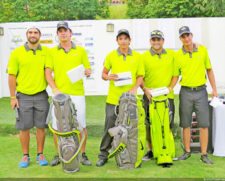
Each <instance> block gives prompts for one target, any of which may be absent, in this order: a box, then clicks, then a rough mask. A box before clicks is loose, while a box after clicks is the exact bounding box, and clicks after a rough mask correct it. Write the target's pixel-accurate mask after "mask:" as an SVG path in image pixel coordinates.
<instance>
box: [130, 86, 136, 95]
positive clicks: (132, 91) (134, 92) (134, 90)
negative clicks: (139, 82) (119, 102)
mask: <svg viewBox="0 0 225 181" xmlns="http://www.w3.org/2000/svg"><path fill="white" fill-rule="evenodd" d="M129 93H131V94H134V95H136V94H137V88H136V87H134V88H132V89H131V90H129Z"/></svg>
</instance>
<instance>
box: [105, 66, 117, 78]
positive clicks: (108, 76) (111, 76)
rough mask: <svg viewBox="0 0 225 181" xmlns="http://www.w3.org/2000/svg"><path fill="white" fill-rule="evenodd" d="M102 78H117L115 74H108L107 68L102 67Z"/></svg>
mask: <svg viewBox="0 0 225 181" xmlns="http://www.w3.org/2000/svg"><path fill="white" fill-rule="evenodd" d="M102 79H103V80H117V79H118V75H116V74H109V70H107V69H106V68H105V67H104V68H103V71H102Z"/></svg>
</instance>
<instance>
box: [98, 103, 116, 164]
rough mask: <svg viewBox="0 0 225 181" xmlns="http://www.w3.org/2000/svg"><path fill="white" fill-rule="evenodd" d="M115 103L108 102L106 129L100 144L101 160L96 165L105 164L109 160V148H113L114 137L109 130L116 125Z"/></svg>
mask: <svg viewBox="0 0 225 181" xmlns="http://www.w3.org/2000/svg"><path fill="white" fill-rule="evenodd" d="M115 107H116V106H115V105H112V104H108V103H106V109H105V111H106V118H105V129H104V133H103V137H102V141H101V145H100V154H99V155H98V157H99V160H98V162H97V163H96V166H98V167H100V166H103V165H104V164H105V163H106V162H107V160H108V154H109V152H108V151H109V150H110V148H111V143H112V137H111V136H110V135H109V133H108V130H109V129H110V128H112V127H114V126H115V121H116V117H117V116H116V114H115Z"/></svg>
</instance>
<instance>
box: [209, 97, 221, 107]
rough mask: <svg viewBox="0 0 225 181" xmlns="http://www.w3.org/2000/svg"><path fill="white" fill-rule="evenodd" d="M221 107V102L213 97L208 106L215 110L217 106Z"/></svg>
mask: <svg viewBox="0 0 225 181" xmlns="http://www.w3.org/2000/svg"><path fill="white" fill-rule="evenodd" d="M221 105H223V102H222V101H221V100H220V99H219V98H218V97H213V99H212V100H211V102H210V106H212V107H214V108H217V107H218V106H221Z"/></svg>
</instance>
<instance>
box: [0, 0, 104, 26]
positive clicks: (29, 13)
mask: <svg viewBox="0 0 225 181" xmlns="http://www.w3.org/2000/svg"><path fill="white" fill-rule="evenodd" d="M102 3H104V2H102ZM103 5H104V6H103ZM107 8H108V4H107V3H104V4H101V3H100V2H99V1H98V0H64V1H62V0H2V1H1V2H0V10H1V11H0V22H21V21H49V20H78V19H95V18H96V16H97V15H99V16H104V17H107V16H108V14H107Z"/></svg>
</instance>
